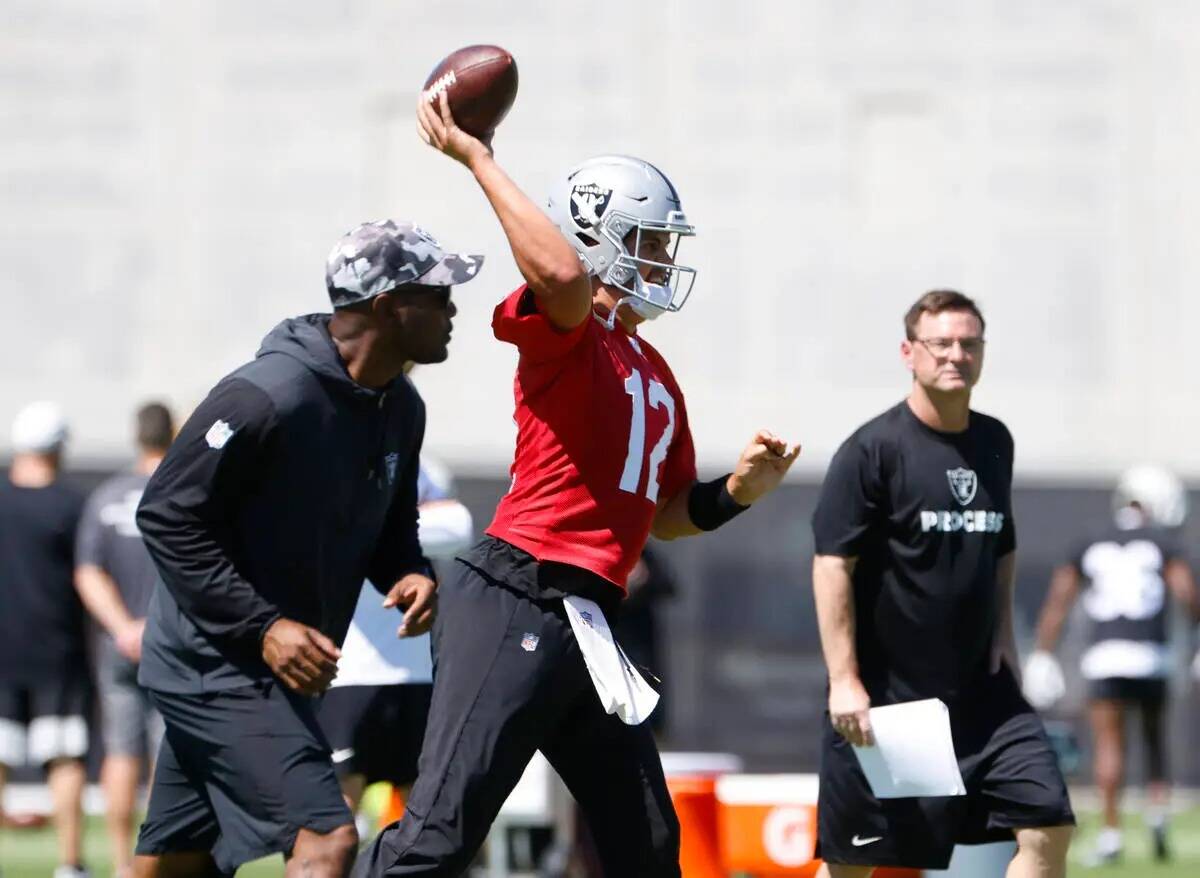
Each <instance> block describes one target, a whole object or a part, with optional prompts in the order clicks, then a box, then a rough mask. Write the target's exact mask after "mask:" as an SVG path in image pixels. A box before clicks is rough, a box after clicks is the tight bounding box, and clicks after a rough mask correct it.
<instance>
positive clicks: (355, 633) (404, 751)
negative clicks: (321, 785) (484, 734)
mask: <svg viewBox="0 0 1200 878" xmlns="http://www.w3.org/2000/svg"><path fill="white" fill-rule="evenodd" d="M417 504H418V509H419V511H420V518H419V519H418V522H417V526H418V534H417V535H418V538H419V540H420V542H421V550H422V551H423V552H424V553H425V557H427V558H429V559H430V560H431V561H434V562H435V563H436V562H438V561H439V560H447V559H450V558H452V557H453V556H454V553H455V552H458V551H459V550H461V549H464V548H466V547H467V546H468V545H470V543H471V539H472V537H473V535H474V526H473V522H472V520H471V513H470V511H469V510H468V509H467V507H466V506H464V505H463V504H462V503H460V502H459V501H458V500H456V499H454V481H453V479H452V478H451V476H450V472H449V471H448V470H447V469H446V468H445V467H444V466H442V465H441V464H440V463H438V462H437V461H435V460H431V459H430V458H429V457H428V456H426V455H421V468H420V471H419V473H418V474H417ZM385 603H386V602H385V601H382V600H381V599H380V597H379V593H378V592H377V591H376V590H375V588H374V587H373V586H371V584H370V583H369V582H364V583H363V588H362V591H361V592H360V593H359V596H358V605H357V606H356V607H355V609H354V618H353V619H352V620H351V622H350V630H349V631H347V632H346V640H345V642H344V643H343V644H342V657H341V658H340V659H338V673H337V676H336V677H335V678H334V680H333V683H332V684H330V689H329V691H328V692H327V693H326V695H325V698H324V699H322V701H321V707H320V709H319V710H318V712H317V719H318V720H319V721H320V723H321V728H322V729H324V731H325V736H326V737H327V738H328V739H329V747H330V750H331V751H332V753H333V767H334V770H335V771H336V772H337V775H338V781H339V782H340V783H341V786H342V793H343V794H344V795H345V797H346V804H348V805H349V806H350V810H352V811H354V812H355V813H356V814H357V812H358V807H359V804H360V802H361V800H362V794H363V790H364V789H365V788H366V786H367V785H368V784H371V783H375V782H377V781H386V782H388V783H390V784H392V785H393V786H395V787H401V788H407V787H408V786H409V785H410V784H412V782H413V779H414V778H415V777H416V776H417V757H418V756H419V755H420V752H421V740H422V738H424V736H425V721H426V719H427V717H428V714H429V697H430V694H431V692H432V689H433V686H432V681H433V661H432V658H431V656H430V651H429V635H428V634H423V635H421V636H420V637H400V636H398V634H397V627H396V626H397V621H398V620H400V621H402V617H400V616H399V615H398V614H397V613H396V610H395V608H394V607H392V606H385ZM364 830H365V827H364V826H362V825H361V823H360V825H359V836H360V837H362V838H366V837H367V836H368V833H367V832H365V831H364Z"/></svg>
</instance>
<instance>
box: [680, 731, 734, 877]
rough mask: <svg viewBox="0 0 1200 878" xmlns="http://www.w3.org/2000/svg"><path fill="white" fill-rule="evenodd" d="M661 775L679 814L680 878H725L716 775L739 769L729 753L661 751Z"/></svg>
mask: <svg viewBox="0 0 1200 878" xmlns="http://www.w3.org/2000/svg"><path fill="white" fill-rule="evenodd" d="M662 765H663V774H665V775H666V778H667V789H669V790H670V791H671V801H672V802H673V803H674V805H675V813H676V814H677V815H678V816H679V867H680V870H681V871H682V873H683V878H726V876H727V874H728V873H727V872H726V871H725V869H724V868H723V867H722V865H721V850H720V846H719V845H718V841H717V791H716V788H717V778H718V777H720V776H721V775H723V774H727V773H729V772H734V771H741V769H742V760H741V759H739V758H738V757H736V756H733V755H731V754H728V753H663V754H662Z"/></svg>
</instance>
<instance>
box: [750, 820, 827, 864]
mask: <svg viewBox="0 0 1200 878" xmlns="http://www.w3.org/2000/svg"><path fill="white" fill-rule="evenodd" d="M810 813H811V812H810V811H809V809H807V808H797V807H795V806H788V805H781V806H779V807H778V808H772V809H771V811H770V812H769V813H768V814H767V819H766V820H764V821H763V828H762V842H763V850H765V851H766V853H767V856H768V857H770V858H771V861H772V862H773V863H777V864H779V865H780V866H803V865H804V864H805V863H807V862H809V861H811V860H812V858H813V852H814V851H815V850H816V839H814V838H813V827H812V821H811V818H810Z"/></svg>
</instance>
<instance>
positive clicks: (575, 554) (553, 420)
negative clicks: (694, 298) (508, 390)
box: [487, 286, 696, 588]
mask: <svg viewBox="0 0 1200 878" xmlns="http://www.w3.org/2000/svg"><path fill="white" fill-rule="evenodd" d="M492 331H493V332H494V333H495V334H496V338H498V339H500V340H501V341H506V342H510V343H511V344H514V345H516V346H517V350H518V351H519V353H520V359H519V360H518V362H517V375H516V379H515V381H514V382H513V396H514V397H515V399H516V415H515V419H516V422H517V450H516V454H515V455H514V459H513V465H512V470H511V475H512V486H511V487H510V488H509V490H508V493H507V494H505V495H504V497H503V499H501V501H500V505H499V506H498V507H497V508H496V517H495V519H493V521H492V523H491V525H490V526H489V527H488V529H487V532H488V534H490V535H491V536H494V537H496V538H498V539H501V540H504V541H505V542H508V543H511V544H512V545H514V546H517V547H518V548H520V549H524V550H525V551H526V552H528V553H529V554H531V555H533V556H534V557H535V558H537V559H538V560H539V561H559V562H562V563H565V564H573V565H575V566H576V567H582V568H584V569H586V570H590V571H592V572H593V573H596V574H598V575H600V576H602V577H604V578H605V579H607V580H609V581H611V582H613V583H615V584H617V585H619V586H621V587H622V588H624V587H625V579H626V577H627V576H628V575H629V571H630V570H632V569H633V566H634V565H635V564H636V563H637V559H638V556H639V555H641V552H642V547H643V546H645V544H646V538H647V537H648V536H649V535H650V525H651V523H652V521H653V518H654V512H655V508H656V507H655V504H656V503H657V501H658V500H660V499H662V500H665V499H667V498H670V497H673V496H674V495H675V494H677V493H678V492H679V491H681V490H684V489H686V488H688V486H690V485H691V483H692V482H693V481H695V479H696V451H695V448H694V447H693V446H692V434H691V430H690V429H689V428H688V419H687V410H686V408H685V407H684V403H683V394H682V393H681V392H680V390H679V385H678V384H676V383H675V376H674V375H672V374H671V370H670V369H669V368H667V364H666V362H665V361H664V360H663V358H662V356H661V355H660V354H659V353H658V351H656V350H655V349H654V348H652V347H651V346H650V345H649V344H647V343H646V342H645V341H644V340H642V339H641V338H639V337H637V336H634V335H630V334H629V333H628V332H626V331H625V330H624V329H623V328H622V326H621V324H620V323H617V324H616V325H615V326H614V327H613V328H612V329H611V330H610V329H608V328H606V327H605V325H604V323H603V322H601V321H600V319H599V318H588V319H587V320H585V321H584V322H583V323H581V324H580V325H579V326H577V327H576V328H575V329H573V330H571V331H570V332H561V331H559V330H558V329H556V328H555V327H554V326H553V324H551V323H550V321H549V320H547V319H546V317H545V316H544V315H543V314H542V313H541V312H540V311H539V310H538V308H537V302H536V299H535V298H534V295H533V291H532V290H530V289H529V288H528V287H525V286H523V287H520V288H519V289H517V290H516V291H515V292H514V293H513V294H512V295H510V296H509V297H508V298H507V299H505V300H504V301H503V302H501V303H500V304H499V305H498V306H497V307H496V311H495V313H494V314H493V315H492Z"/></svg>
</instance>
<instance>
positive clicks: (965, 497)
mask: <svg viewBox="0 0 1200 878" xmlns="http://www.w3.org/2000/svg"><path fill="white" fill-rule="evenodd" d="M946 478H947V479H949V481H950V493H951V494H953V495H954V499H955V500H957V501H958V502H959V503H960V504H961V505H963V506H966V505H967V504H968V503H970V502H971V501H972V500H974V499H975V491H976V490H978V488H979V477H978V476H976V475H975V470H973V469H964V468H963V467H961V466H960V467H958V468H957V469H948V470H946Z"/></svg>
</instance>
